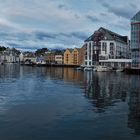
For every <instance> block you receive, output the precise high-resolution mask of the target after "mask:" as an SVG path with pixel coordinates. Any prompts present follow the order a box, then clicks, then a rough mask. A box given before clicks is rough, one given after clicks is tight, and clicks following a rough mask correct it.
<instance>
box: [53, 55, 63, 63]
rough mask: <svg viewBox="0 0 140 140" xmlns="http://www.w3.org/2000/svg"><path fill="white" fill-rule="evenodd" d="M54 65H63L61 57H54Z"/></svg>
mask: <svg viewBox="0 0 140 140" xmlns="http://www.w3.org/2000/svg"><path fill="white" fill-rule="evenodd" d="M55 63H56V64H63V55H55Z"/></svg>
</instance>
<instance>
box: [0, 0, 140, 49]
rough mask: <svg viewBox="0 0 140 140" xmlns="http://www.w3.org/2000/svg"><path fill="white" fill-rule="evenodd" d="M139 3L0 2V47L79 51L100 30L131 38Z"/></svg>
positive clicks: (92, 0) (111, 0)
mask: <svg viewBox="0 0 140 140" xmlns="http://www.w3.org/2000/svg"><path fill="white" fill-rule="evenodd" d="M139 2H140V0H133V1H132V0H0V45H5V46H7V47H16V48H18V49H22V50H35V49H37V48H42V47H47V48H68V47H71V48H72V47H80V46H81V45H82V44H83V42H84V40H85V39H86V38H87V37H88V36H90V35H91V34H92V33H93V32H94V31H95V30H97V29H98V28H99V27H101V26H102V27H105V28H107V29H109V30H112V31H114V32H116V33H119V34H122V35H128V36H130V18H131V17H132V16H133V15H134V14H135V13H136V12H138V11H139V10H140V4H139Z"/></svg>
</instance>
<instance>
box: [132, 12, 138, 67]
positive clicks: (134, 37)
mask: <svg viewBox="0 0 140 140" xmlns="http://www.w3.org/2000/svg"><path fill="white" fill-rule="evenodd" d="M131 54H132V55H131V57H132V65H131V66H132V68H140V11H139V12H138V13H136V15H134V17H133V18H132V19H131Z"/></svg>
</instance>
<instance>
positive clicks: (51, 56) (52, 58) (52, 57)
mask: <svg viewBox="0 0 140 140" xmlns="http://www.w3.org/2000/svg"><path fill="white" fill-rule="evenodd" d="M45 60H46V63H47V64H55V53H52V52H50V53H47V54H46V55H45Z"/></svg>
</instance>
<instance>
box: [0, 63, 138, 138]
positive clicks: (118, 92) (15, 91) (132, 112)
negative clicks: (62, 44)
mask: <svg viewBox="0 0 140 140" xmlns="http://www.w3.org/2000/svg"><path fill="white" fill-rule="evenodd" d="M118 139H119V140H125V139H127V140H139V139H140V76H138V75H127V74H125V73H121V72H118V73H117V72H91V71H85V72H83V71H77V70H75V69H73V68H61V67H59V68H53V67H28V66H20V65H18V64H17V65H16V64H15V65H14V64H9V65H8V64H7V65H0V140H118Z"/></svg>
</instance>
